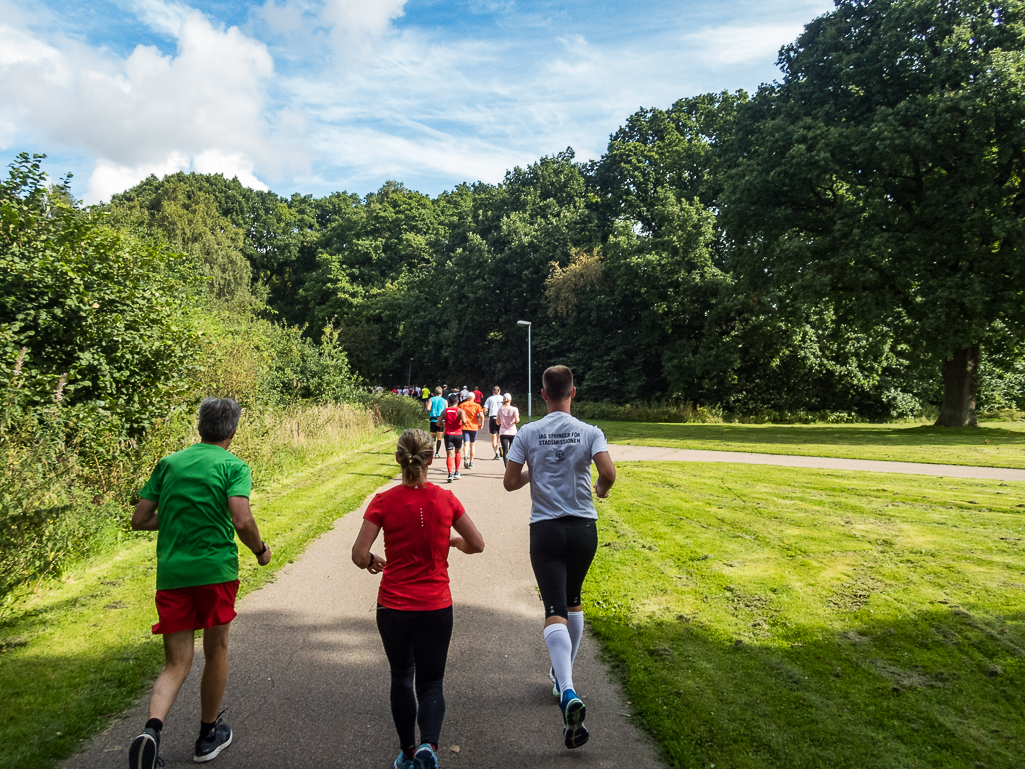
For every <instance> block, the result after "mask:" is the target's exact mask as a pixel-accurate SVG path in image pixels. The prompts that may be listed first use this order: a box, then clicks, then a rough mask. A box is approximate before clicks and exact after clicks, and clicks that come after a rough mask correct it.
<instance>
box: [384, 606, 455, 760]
mask: <svg viewBox="0 0 1025 769" xmlns="http://www.w3.org/2000/svg"><path fill="white" fill-rule="evenodd" d="M377 629H378V631H379V632H380V633H381V641H382V642H383V643H384V653H385V655H386V656H387V657H388V664H389V665H390V666H391V716H392V720H393V721H395V730H396V731H397V732H398V733H399V746H400V747H402V748H403V749H407V748H410V747H416V745H417V744H418V743H417V742H416V728H415V727H416V724H417V723H419V724H420V744H422V743H424V742H429V743H431V744H432V745H437V744H438V738H439V737H440V736H441V722H442V721H444V720H445V695H444V694H443V693H442V681H443V680H444V678H445V661H446V660H447V659H448V643H449V640H450V639H451V638H452V607H451V606H449V607H447V608H444V609H435V610H434V611H399V610H398V609H388V608H386V607H384V606H381V605H378V607H377ZM414 679H415V681H416V696H414V695H413V687H414V683H413V682H414ZM418 701H419V703H420V707H419V710H418V709H417V702H418Z"/></svg>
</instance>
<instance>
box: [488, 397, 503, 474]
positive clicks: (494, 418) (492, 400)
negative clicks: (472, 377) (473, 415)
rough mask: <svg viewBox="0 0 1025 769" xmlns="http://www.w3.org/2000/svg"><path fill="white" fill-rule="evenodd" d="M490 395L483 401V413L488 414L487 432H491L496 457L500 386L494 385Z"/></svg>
mask: <svg viewBox="0 0 1025 769" xmlns="http://www.w3.org/2000/svg"><path fill="white" fill-rule="evenodd" d="M491 393H492V394H491V395H490V396H488V399H487V400H486V401H484V413H485V414H487V416H488V432H489V433H490V434H491V448H492V449H493V450H494V452H495V459H498V410H499V409H500V408H502V388H500V387H499V386H498V385H495V386H494V387H492V388H491Z"/></svg>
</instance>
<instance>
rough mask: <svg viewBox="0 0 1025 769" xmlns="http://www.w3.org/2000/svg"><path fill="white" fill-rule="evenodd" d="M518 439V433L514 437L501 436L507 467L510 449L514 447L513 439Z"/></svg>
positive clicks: (503, 456) (503, 458) (503, 455)
mask: <svg viewBox="0 0 1025 769" xmlns="http://www.w3.org/2000/svg"><path fill="white" fill-rule="evenodd" d="M515 437H516V433H513V434H512V435H499V436H498V440H499V441H500V442H501V444H502V461H503V462H505V464H506V465H508V464H509V447H510V446H512V442H513V439H514V438H515Z"/></svg>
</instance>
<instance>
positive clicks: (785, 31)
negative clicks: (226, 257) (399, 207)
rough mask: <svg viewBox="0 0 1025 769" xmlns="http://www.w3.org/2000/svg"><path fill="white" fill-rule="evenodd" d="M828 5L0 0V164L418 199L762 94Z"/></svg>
mask: <svg viewBox="0 0 1025 769" xmlns="http://www.w3.org/2000/svg"><path fill="white" fill-rule="evenodd" d="M831 8H832V3H831V2H830V1H829V0H761V1H760V2H754V1H752V0H721V1H720V2H712V1H711V0H680V1H678V2H658V0H649V1H648V2H634V0H624V1H622V2H615V3H611V2H610V3H602V2H600V0H599V1H597V2H583V1H582V0H562V1H561V2H556V1H553V2H526V1H517V0H459V1H455V0H265V2H252V3H247V2H237V1H236V0H193V1H192V2H186V1H184V0H62V1H61V2H58V1H57V0H32V1H30V2H28V3H26V2H24V0H20V1H19V2H13V1H12V0H0V20H2V21H0V160H2V161H3V164H4V165H7V164H8V163H10V162H11V160H12V159H13V158H14V157H15V155H16V154H17V153H18V152H21V151H28V152H43V153H46V154H47V155H48V156H49V157H48V161H47V164H46V167H47V169H48V171H49V172H50V173H51V175H53V176H60V175H63V174H64V173H66V172H72V173H73V174H74V181H73V184H72V189H73V192H74V194H75V195H76V196H77V197H81V198H83V199H85V200H86V202H89V203H95V202H98V201H100V200H106V199H109V197H110V195H111V194H113V193H115V192H119V191H121V190H123V189H126V188H128V187H130V186H132V185H133V184H135V183H137V182H138V181H139V180H141V179H143V178H145V177H146V176H147V175H149V174H151V173H155V174H157V175H158V176H159V175H163V174H166V173H171V172H174V171H178V170H185V171H199V172H206V173H211V172H213V173H223V174H225V175H226V176H229V177H231V176H236V175H237V176H238V177H239V179H240V180H241V181H242V182H243V183H245V184H247V185H249V186H252V187H256V188H259V189H272V190H274V191H275V192H277V193H279V194H282V195H289V194H291V193H292V192H300V193H303V194H313V195H317V196H320V195H325V194H327V193H330V192H333V191H336V190H348V191H350V192H357V193H360V194H364V193H366V192H369V191H372V190H376V189H377V188H378V187H380V185H381V184H382V183H383V182H384V181H385V180H388V179H397V180H399V181H402V182H404V183H405V184H406V185H407V186H408V187H411V188H414V189H418V190H421V191H422V192H426V193H429V194H431V195H435V194H437V193H439V192H441V191H443V190H446V189H451V188H452V187H453V186H454V185H456V184H459V183H460V182H463V181H471V182H472V181H477V180H482V181H486V182H490V183H496V182H499V181H501V179H502V177H503V175H504V174H505V172H506V170H508V169H510V168H512V167H514V166H517V165H519V166H523V165H526V164H528V163H531V162H533V161H534V160H536V159H538V158H539V157H541V156H544V155H551V154H553V153H555V152H559V151H561V150H563V149H565V148H566V147H568V146H571V147H573V148H574V150H575V151H576V152H577V157H578V159H581V160H586V159H590V158H594V157H598V156H600V155H601V154H602V152H603V151H604V150H605V147H606V145H607V143H608V138H609V135H610V134H611V133H612V132H613V131H615V130H616V129H617V128H618V127H619V126H620V125H622V123H623V122H624V121H625V120H626V118H627V117H628V116H629V115H630V114H632V113H633V112H634V111H636V110H637V109H638V108H640V107H668V106H669V105H671V104H672V103H673V102H674V101H676V100H677V99H679V98H683V97H687V96H693V95H695V94H699V93H705V92H708V91H721V90H730V91H733V90H736V89H738V88H742V89H745V90H747V91H753V90H755V89H756V88H757V87H758V85H759V84H760V83H763V82H768V81H771V80H774V79H775V78H776V77H777V76H778V71H777V70H776V67H775V61H776V53H777V51H778V49H779V47H780V46H781V45H783V44H785V43H788V42H791V41H793V40H794V38H795V37H796V36H797V35H798V34H799V32H800V31H801V28H802V26H803V25H804V24H806V23H807V22H808V21H810V20H811V19H812V18H814V17H815V16H818V15H820V14H822V13H826V12H828V11H829V10H830V9H831Z"/></svg>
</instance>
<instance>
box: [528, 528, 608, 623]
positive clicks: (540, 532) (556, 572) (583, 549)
mask: <svg viewBox="0 0 1025 769" xmlns="http://www.w3.org/2000/svg"><path fill="white" fill-rule="evenodd" d="M597 550H598V526H597V524H596V523H595V521H594V520H593V519H591V518H579V517H577V516H574V515H568V516H563V517H562V518H552V519H548V520H543V521H538V522H537V523H532V524H530V565H531V566H532V567H533V569H534V579H535V580H537V588H538V590H539V591H540V593H541V602H542V603H543V604H544V606H545V617H546V618H547V617H554V616H559V617H562V618H563V619H568V618H569V607H570V606H579V605H580V591H581V588H582V587H583V585H584V577H586V576H587V570H588V569H589V568H591V561H593V560H594V554H595V552H596V551H597Z"/></svg>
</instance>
